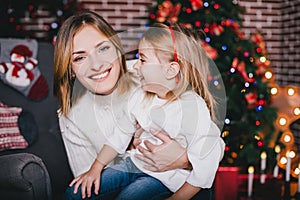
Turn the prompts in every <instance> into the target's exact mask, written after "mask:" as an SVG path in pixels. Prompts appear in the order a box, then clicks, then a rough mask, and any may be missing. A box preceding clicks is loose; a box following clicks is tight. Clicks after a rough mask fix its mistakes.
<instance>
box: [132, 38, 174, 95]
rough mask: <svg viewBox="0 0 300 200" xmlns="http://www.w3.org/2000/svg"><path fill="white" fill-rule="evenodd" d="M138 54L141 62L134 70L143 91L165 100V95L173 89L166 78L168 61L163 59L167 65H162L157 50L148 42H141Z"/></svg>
mask: <svg viewBox="0 0 300 200" xmlns="http://www.w3.org/2000/svg"><path fill="white" fill-rule="evenodd" d="M138 53H139V60H138V62H137V63H136V64H135V65H134V68H135V69H136V70H137V74H138V76H139V78H140V82H141V85H142V89H143V90H144V91H148V92H152V93H155V94H157V95H158V96H159V97H161V98H165V94H166V93H167V92H168V91H170V90H171V89H172V88H168V85H169V83H168V82H169V80H167V78H166V76H165V73H166V71H165V70H166V67H167V65H168V62H167V59H165V60H164V59H162V60H161V62H163V63H165V64H162V63H161V62H160V60H159V59H158V58H157V54H155V49H154V48H153V47H152V46H151V45H150V44H149V43H147V42H146V41H141V42H140V44H139V50H138Z"/></svg>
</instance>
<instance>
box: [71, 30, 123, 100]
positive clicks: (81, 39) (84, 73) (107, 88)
mask: <svg viewBox="0 0 300 200" xmlns="http://www.w3.org/2000/svg"><path fill="white" fill-rule="evenodd" d="M73 48H74V49H73V52H72V57H71V59H72V60H71V63H72V70H73V71H74V73H75V75H76V77H77V79H78V80H79V81H80V83H81V84H82V85H83V86H84V87H86V88H87V89H88V90H90V91H91V92H93V93H96V94H102V95H107V94H110V93H111V92H112V91H113V90H114V89H115V86H116V83H117V81H118V79H119V75H120V63H119V59H118V53H117V49H116V47H115V46H114V45H113V43H112V42H110V40H109V39H108V38H107V37H106V36H105V35H103V34H102V33H101V32H99V31H98V30H96V29H95V28H94V27H92V26H89V25H86V26H85V27H83V28H82V29H81V30H80V31H79V32H77V33H76V34H75V36H74V40H73Z"/></svg>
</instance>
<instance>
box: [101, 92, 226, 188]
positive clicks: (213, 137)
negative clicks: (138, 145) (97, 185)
mask: <svg viewBox="0 0 300 200" xmlns="http://www.w3.org/2000/svg"><path fill="white" fill-rule="evenodd" d="M120 116H121V118H119V120H118V121H117V126H116V127H115V128H114V133H113V134H111V135H110V136H109V137H108V140H107V142H106V144H107V145H109V146H111V147H112V148H114V149H115V150H116V151H117V152H118V153H120V154H122V153H124V152H125V151H126V148H127V146H128V143H129V142H130V140H131V138H132V136H133V134H134V133H135V124H136V121H137V122H138V123H139V124H140V125H141V127H142V128H143V129H144V130H145V131H144V132H143V133H142V135H141V137H140V139H141V140H142V141H144V140H149V141H151V142H152V143H154V144H160V141H159V140H158V139H157V138H155V137H153V136H152V135H151V133H150V132H149V130H150V129H151V128H152V129H156V130H163V131H165V132H166V133H168V134H169V135H170V137H171V138H173V139H175V140H176V141H177V142H179V143H180V144H181V145H182V146H183V147H185V148H187V154H188V158H189V161H190V163H191V164H192V166H193V170H192V171H189V170H184V169H175V170H169V171H166V172H152V171H148V170H146V169H144V167H143V166H144V165H146V163H144V162H143V161H141V160H139V159H137V158H136V157H135V156H134V154H135V153H139V152H137V150H132V151H131V153H130V155H131V159H132V161H133V162H134V164H135V165H136V166H137V167H138V168H139V169H140V170H141V171H143V172H145V173H147V174H149V175H151V176H153V177H155V178H157V179H159V180H160V181H161V182H162V183H163V184H164V185H166V186H167V187H168V188H169V189H170V190H171V191H173V192H175V191H177V190H178V189H179V188H180V187H181V186H182V185H183V184H184V183H185V182H188V183H189V184H191V185H193V186H196V187H201V188H210V187H211V186H212V184H213V180H214V177H215V174H216V171H217V168H218V166H219V162H220V160H221V159H222V157H223V152H224V148H225V144H224V142H223V140H222V138H221V137H220V130H219V129H218V127H217V126H216V124H215V123H214V122H213V121H212V120H211V117H210V113H209V111H208V108H207V106H206V103H205V101H204V100H203V99H202V98H201V97H200V96H199V95H197V94H196V93H194V92H191V91H188V92H185V93H184V94H183V95H181V96H180V98H178V100H176V101H172V102H167V101H166V100H162V99H160V98H158V97H157V96H155V97H154V98H153V99H151V100H147V99H145V93H144V91H142V90H141V89H137V91H135V92H133V93H132V95H131V96H130V97H129V100H128V104H127V105H124V107H123V111H122V114H121V115H120ZM170 154H172V152H170Z"/></svg>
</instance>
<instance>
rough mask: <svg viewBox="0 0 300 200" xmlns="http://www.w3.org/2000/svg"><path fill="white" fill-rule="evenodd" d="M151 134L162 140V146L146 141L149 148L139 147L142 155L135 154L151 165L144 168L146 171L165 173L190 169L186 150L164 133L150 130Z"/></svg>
mask: <svg viewBox="0 0 300 200" xmlns="http://www.w3.org/2000/svg"><path fill="white" fill-rule="evenodd" d="M150 132H151V133H152V134H153V135H154V136H155V137H157V138H158V139H160V140H161V141H162V144H160V145H154V144H152V143H151V142H149V141H147V140H146V141H144V144H145V146H146V147H147V148H143V147H142V146H140V145H138V146H137V149H138V150H139V151H140V152H141V153H142V155H140V154H135V156H136V157H137V158H138V159H140V160H142V161H144V162H146V163H147V164H149V165H150V166H144V168H145V169H147V170H150V171H154V172H163V171H167V170H171V169H177V168H190V163H189V161H188V157H187V153H186V149H185V148H183V147H182V146H181V145H180V144H179V143H178V142H176V141H175V140H173V139H171V138H170V137H169V136H168V135H167V134H166V133H165V132H163V131H155V130H150Z"/></svg>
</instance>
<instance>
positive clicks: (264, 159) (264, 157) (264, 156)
mask: <svg viewBox="0 0 300 200" xmlns="http://www.w3.org/2000/svg"><path fill="white" fill-rule="evenodd" d="M260 158H261V161H260V170H261V175H260V183H261V184H264V183H265V180H266V176H265V172H264V170H265V169H266V165H267V153H266V152H264V151H263V152H262V153H261V154H260Z"/></svg>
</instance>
